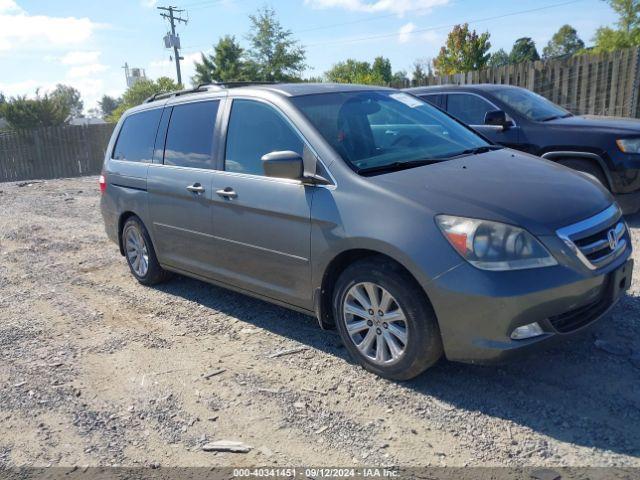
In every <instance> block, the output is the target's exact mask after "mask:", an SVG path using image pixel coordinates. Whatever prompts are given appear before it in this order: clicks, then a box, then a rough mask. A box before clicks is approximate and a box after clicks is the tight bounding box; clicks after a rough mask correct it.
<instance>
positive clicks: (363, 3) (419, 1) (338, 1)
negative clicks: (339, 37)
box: [304, 0, 449, 16]
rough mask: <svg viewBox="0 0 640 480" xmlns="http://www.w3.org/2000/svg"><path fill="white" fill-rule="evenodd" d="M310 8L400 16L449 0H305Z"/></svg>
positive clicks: (445, 2)
mask: <svg viewBox="0 0 640 480" xmlns="http://www.w3.org/2000/svg"><path fill="white" fill-rule="evenodd" d="M304 3H305V4H306V5H309V6H311V7H312V8H318V9H327V8H341V9H343V10H349V11H352V12H389V13H396V14H398V15H400V16H402V15H404V14H405V13H406V12H409V11H419V13H420V14H425V13H429V12H430V11H431V10H432V9H433V8H434V7H439V6H442V5H447V4H448V3H449V0H371V1H369V0H305V1H304Z"/></svg>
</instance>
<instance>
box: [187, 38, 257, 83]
mask: <svg viewBox="0 0 640 480" xmlns="http://www.w3.org/2000/svg"><path fill="white" fill-rule="evenodd" d="M195 68H196V74H195V75H194V76H193V78H192V79H191V80H192V82H193V84H194V85H199V84H201V83H213V82H231V81H243V80H248V78H247V68H246V61H245V59H244V49H243V48H242V47H241V46H240V44H239V43H238V42H236V38H235V37H234V36H231V35H226V36H224V37H222V38H221V39H220V40H218V43H217V44H216V45H215V46H214V47H213V54H211V55H205V54H204V53H203V54H202V61H201V62H196V64H195Z"/></svg>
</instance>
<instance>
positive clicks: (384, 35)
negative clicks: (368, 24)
mask: <svg viewBox="0 0 640 480" xmlns="http://www.w3.org/2000/svg"><path fill="white" fill-rule="evenodd" d="M583 1H585V0H570V1H568V2H562V3H556V4H553V5H545V6H543V7H536V8H530V9H527V10H520V11H516V12H511V13H505V14H502V15H496V16H493V17H485V18H480V19H476V20H467V21H459V22H456V23H452V24H448V25H439V26H436V27H427V28H419V29H416V30H413V31H412V32H411V34H414V33H422V32H428V31H432V30H440V29H442V28H452V27H455V26H456V25H459V24H461V23H469V24H473V23H481V22H487V21H490V20H498V19H500V18H506V17H512V16H515V15H522V14H525V13H533V12H538V11H541V10H548V9H550V8H557V7H563V6H565V5H571V4H574V3H578V2H583ZM397 35H398V32H393V33H384V34H379V35H370V36H367V37H358V38H353V39H348V40H341V41H336V42H328V43H327V42H323V43H313V44H311V45H306V47H312V48H313V47H319V46H322V47H326V46H331V45H343V44H345V43H357V42H363V41H367V40H377V39H380V38H390V37H395V36H397Z"/></svg>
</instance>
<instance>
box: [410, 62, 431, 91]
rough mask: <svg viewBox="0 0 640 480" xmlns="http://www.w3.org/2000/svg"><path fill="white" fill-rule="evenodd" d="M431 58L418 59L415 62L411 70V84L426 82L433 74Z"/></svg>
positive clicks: (416, 84) (416, 85) (417, 84)
mask: <svg viewBox="0 0 640 480" xmlns="http://www.w3.org/2000/svg"><path fill="white" fill-rule="evenodd" d="M432 63H433V62H432V61H431V59H429V58H423V59H418V60H416V61H415V62H413V71H412V72H411V85H412V86H413V87H418V86H420V85H424V84H425V83H426V80H427V77H429V76H431V75H433V65H432Z"/></svg>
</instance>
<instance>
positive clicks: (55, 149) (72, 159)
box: [0, 124, 114, 182]
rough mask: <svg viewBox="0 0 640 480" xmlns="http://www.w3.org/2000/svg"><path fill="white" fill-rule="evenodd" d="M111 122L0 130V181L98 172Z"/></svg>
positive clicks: (111, 128) (73, 175)
mask: <svg viewBox="0 0 640 480" xmlns="http://www.w3.org/2000/svg"><path fill="white" fill-rule="evenodd" d="M113 127H114V125H112V124H103V125H86V126H73V125H63V126H59V127H47V128H39V129H35V130H17V131H5V132H0V182H8V181H17V180H35V179H44V178H64V177H79V176H81V175H96V174H98V173H100V169H101V168H102V162H103V160H104V153H105V150H106V148H107V144H108V143H109V138H110V137H111V133H112V132H113Z"/></svg>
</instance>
